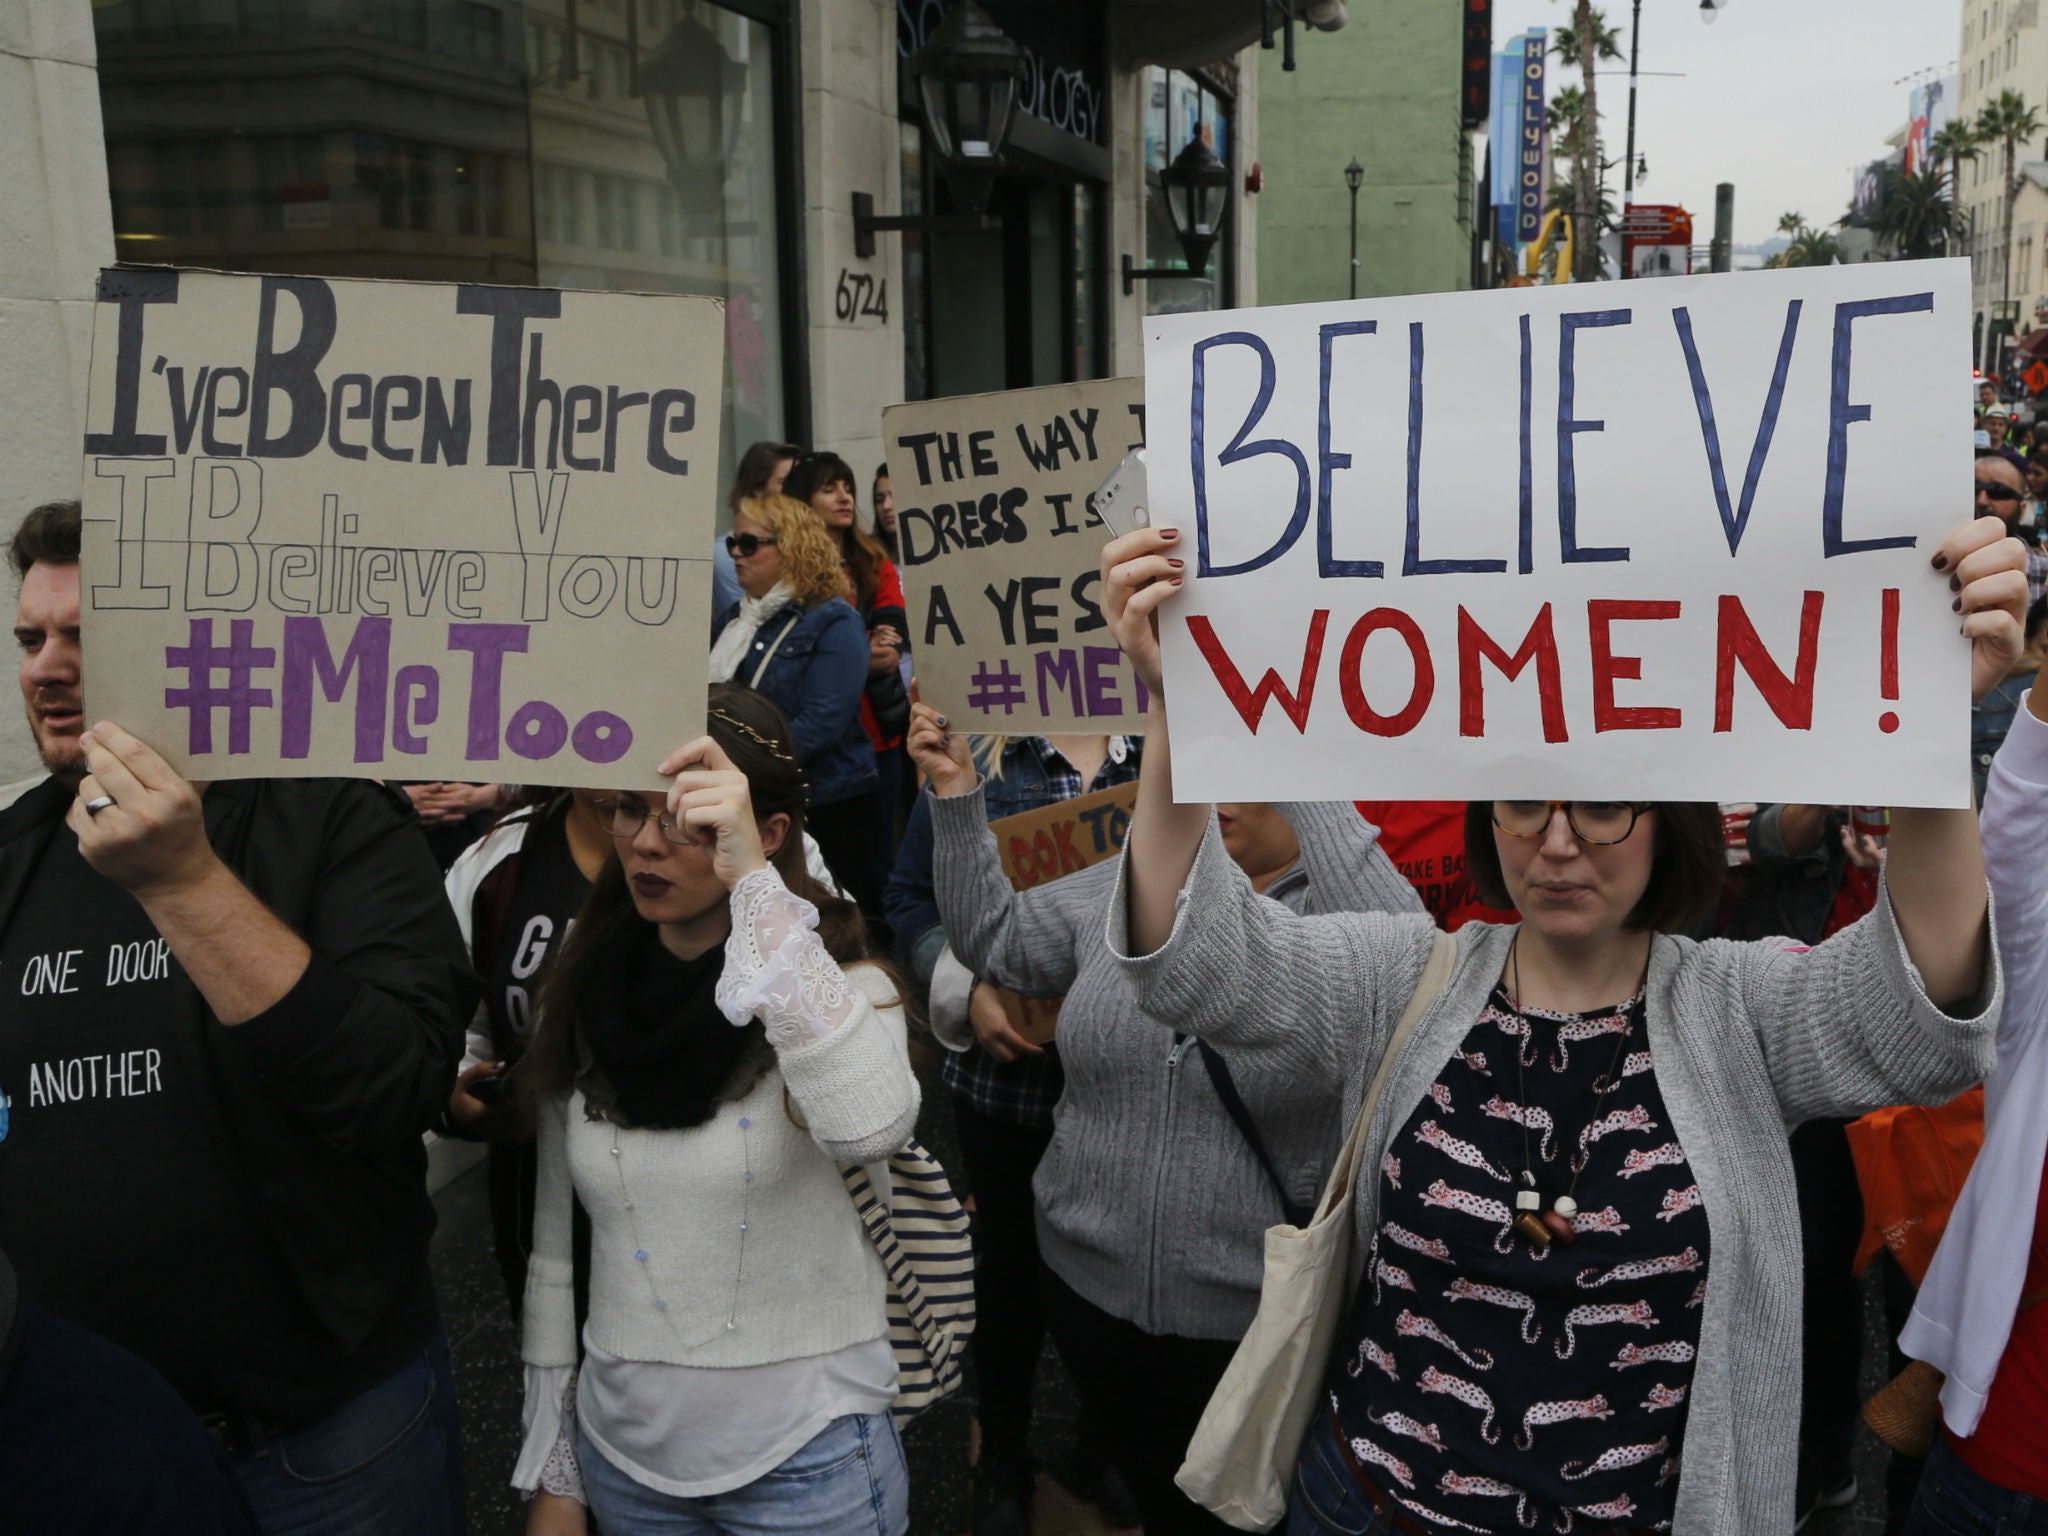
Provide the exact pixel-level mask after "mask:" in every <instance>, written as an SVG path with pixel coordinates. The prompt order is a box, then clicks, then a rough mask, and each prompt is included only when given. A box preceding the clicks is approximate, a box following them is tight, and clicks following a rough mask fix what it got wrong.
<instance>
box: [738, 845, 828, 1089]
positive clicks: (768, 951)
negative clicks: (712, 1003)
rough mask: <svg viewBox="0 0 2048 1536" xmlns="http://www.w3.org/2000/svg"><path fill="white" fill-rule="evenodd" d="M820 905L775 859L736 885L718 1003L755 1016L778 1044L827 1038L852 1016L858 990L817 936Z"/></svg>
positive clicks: (741, 1017) (744, 1018) (743, 1019)
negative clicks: (795, 886)
mask: <svg viewBox="0 0 2048 1536" xmlns="http://www.w3.org/2000/svg"><path fill="white" fill-rule="evenodd" d="M817 928H818V909H817V908H816V907H814V906H812V905H811V904H810V903H809V902H808V901H805V900H804V899H803V898H802V897H801V896H798V895H796V894H795V893H794V892H792V891H791V890H790V889H789V887H788V886H786V885H784V884H783V883H782V877H781V876H780V875H779V874H777V873H776V872H775V870H774V869H773V868H772V867H768V868H763V869H757V870H755V871H754V872H753V873H752V874H751V875H748V876H746V877H745V878H744V879H742V880H741V881H740V882H739V884H737V885H735V886H734V887H733V889H732V934H731V936H730V937H729V938H727V940H726V941H725V974H724V975H723V976H721V977H720V978H719V980H718V991H717V998H718V1007H719V1011H720V1012H722V1013H723V1014H724V1015H725V1016H726V1018H728V1019H730V1020H731V1021H732V1022H733V1023H734V1024H745V1023H747V1022H748V1021H749V1020H750V1019H753V1018H756V1017H758V1018H759V1019H760V1020H761V1022H762V1023H763V1024H765V1025H766V1026H767V1028H768V1038H769V1039H770V1040H771V1041H772V1042H773V1043H774V1044H775V1046H776V1047H777V1048H778V1049H782V1050H788V1049H792V1048H794V1047H797V1046H800V1045H803V1044H805V1043H806V1042H808V1041H812V1040H822V1039H824V1038H825V1036H827V1035H829V1034H831V1033H832V1031H833V1030H835V1029H837V1028H838V1027H839V1026H840V1025H842V1024H844V1023H845V1022H846V1021H847V1020H848V1019H850V1018H852V1017H853V1012H854V992H853V988H852V987H851V986H850V985H849V984H848V982H847V980H846V975H845V973H844V972H842V971H841V970H840V969H839V963H838V962H837V961H836V960H834V959H833V958H832V956H831V955H830V954H828V953H827V952H826V950H825V946H824V944H823V943H822V942H821V941H820V940H819V938H818V933H817Z"/></svg>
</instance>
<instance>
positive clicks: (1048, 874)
mask: <svg viewBox="0 0 2048 1536" xmlns="http://www.w3.org/2000/svg"><path fill="white" fill-rule="evenodd" d="M1031 857H1032V859H1033V860H1034V861H1035V862H1036V863H1037V865H1038V878H1039V879H1040V880H1053V879H1057V878H1058V876H1059V873H1060V854H1059V850H1058V849H1057V848H1055V847H1053V845H1052V834H1051V833H1050V832H1048V831H1046V830H1045V828H1043V827H1040V828H1039V829H1038V835H1037V836H1036V837H1034V838H1033V839H1032V840H1031Z"/></svg>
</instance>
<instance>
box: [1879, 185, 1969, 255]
mask: <svg viewBox="0 0 2048 1536" xmlns="http://www.w3.org/2000/svg"><path fill="white" fill-rule="evenodd" d="M1956 226H1957V218H1956V208H1955V203H1954V202H1953V201H1952V200H1951V198H1950V197H1949V195H1948V182H1947V179H1946V178H1945V177H1944V176H1943V175H1942V174H1941V171H1940V170H1939V169H1936V168H1930V169H1928V170H1925V171H1915V172H1913V173H1912V174H1911V175H1907V174H1905V173H1904V172H1901V171H1896V170H1888V171H1886V173H1885V187H1884V198H1883V201H1881V202H1880V203H1879V204H1878V205H1877V215H1876V217H1875V218H1874V219H1873V220H1872V221H1871V229H1872V231H1873V232H1874V233H1875V234H1876V235H1877V236H1878V237H1879V238H1880V239H1882V240H1884V241H1885V242H1886V243H1887V244H1888V245H1890V246H1891V248H1892V249H1893V250H1894V251H1895V252H1896V253H1897V254H1898V255H1899V256H1900V257H1901V258H1903V259H1905V260H1907V261H1912V260H1917V259H1919V258H1921V257H1925V256H1941V255H1944V254H1946V253H1947V250H1948V242H1949V239H1950V237H1951V236H1952V235H1954V234H1955V233H1956Z"/></svg>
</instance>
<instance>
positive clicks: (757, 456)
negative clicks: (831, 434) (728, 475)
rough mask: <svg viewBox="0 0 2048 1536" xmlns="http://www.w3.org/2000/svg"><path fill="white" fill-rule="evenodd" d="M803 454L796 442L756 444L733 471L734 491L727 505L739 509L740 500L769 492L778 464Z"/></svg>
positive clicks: (728, 496)
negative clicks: (769, 483)
mask: <svg viewBox="0 0 2048 1536" xmlns="http://www.w3.org/2000/svg"><path fill="white" fill-rule="evenodd" d="M802 456H803V449H801V448H799V447H797V445H796V444H795V443H753V444H750V445H749V446H748V448H747V451H746V452H745V453H743V454H741V455H740V464H739V468H738V469H736V470H734V471H733V476H732V490H731V491H730V492H729V493H727V495H726V498H725V504H726V506H728V507H730V508H731V509H732V510H733V511H735V512H737V511H739V509H740V503H741V502H743V501H745V500H746V499H747V498H748V497H749V496H765V495H767V494H768V482H769V481H770V480H772V479H774V478H775V466H776V465H778V464H780V463H781V462H782V461H783V460H784V459H789V460H791V461H792V462H793V461H795V460H796V459H799V458H801V457H802Z"/></svg>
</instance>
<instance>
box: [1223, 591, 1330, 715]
mask: <svg viewBox="0 0 2048 1536" xmlns="http://www.w3.org/2000/svg"><path fill="white" fill-rule="evenodd" d="M1329 627H1330V610H1329V609H1327V608H1318V609H1317V610H1316V611H1315V616H1314V617H1313V618H1311V619H1310V620H1309V626H1308V647H1307V649H1306V650H1305V651H1303V652H1302V657H1301V676H1300V678H1299V679H1298V680H1297V682H1296V685H1295V688H1294V691H1293V692H1292V693H1290V692H1288V691H1287V685H1286V684H1285V683H1283V682H1281V681H1280V674H1279V673H1277V672H1275V671H1274V670H1273V669H1272V668H1271V667H1268V668H1267V669H1266V675H1265V676H1264V677H1262V678H1260V679H1259V686H1258V688H1257V689H1256V690H1253V689H1250V688H1247V687H1246V686H1245V682H1244V677H1243V674H1241V673H1240V672H1239V671H1238V670H1237V664H1236V663H1235V662H1233V661H1232V660H1231V659H1230V657H1229V656H1227V655H1226V654H1225V653H1224V650H1223V642H1222V641H1220V640H1218V639H1217V638H1216V631H1215V629H1214V628H1212V627H1211V625H1210V623H1209V621H1208V619H1207V618H1205V617H1203V616H1202V615H1201V614H1199V613H1198V614H1195V615H1193V616H1192V617H1190V618H1189V620H1188V633H1189V634H1191V635H1193V636H1194V637H1195V645H1196V647H1197V649H1199V650H1200V651H1201V653H1202V658H1203V660H1205V661H1207V662H1208V663H1209V670H1210V671H1211V672H1214V673H1215V674H1216V681H1217V683H1218V684H1219V685H1220V686H1221V687H1222V689H1223V693H1224V696H1225V697H1226V698H1228V699H1229V700H1230V702H1231V703H1232V704H1234V705H1236V706H1237V712H1238V714H1239V715H1241V716H1242V717H1243V718H1244V723H1245V729H1246V730H1248V731H1250V732H1251V733H1252V734H1253V735H1254V736H1256V735H1258V734H1259V722H1260V721H1261V720H1262V719H1264V718H1265V714H1266V700H1268V699H1278V700H1279V701H1280V708H1281V710H1282V712H1283V713H1285V714H1286V716H1287V718H1288V719H1289V720H1292V721H1293V722H1294V728H1295V730H1296V731H1299V732H1306V731H1307V730H1308V706H1309V702H1310V701H1311V700H1312V699H1313V698H1314V697H1315V692H1316V672H1317V670H1318V669H1320V668H1321V666H1322V664H1323V634H1324V632H1325V631H1326V630H1327V629H1328V628H1329Z"/></svg>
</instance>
